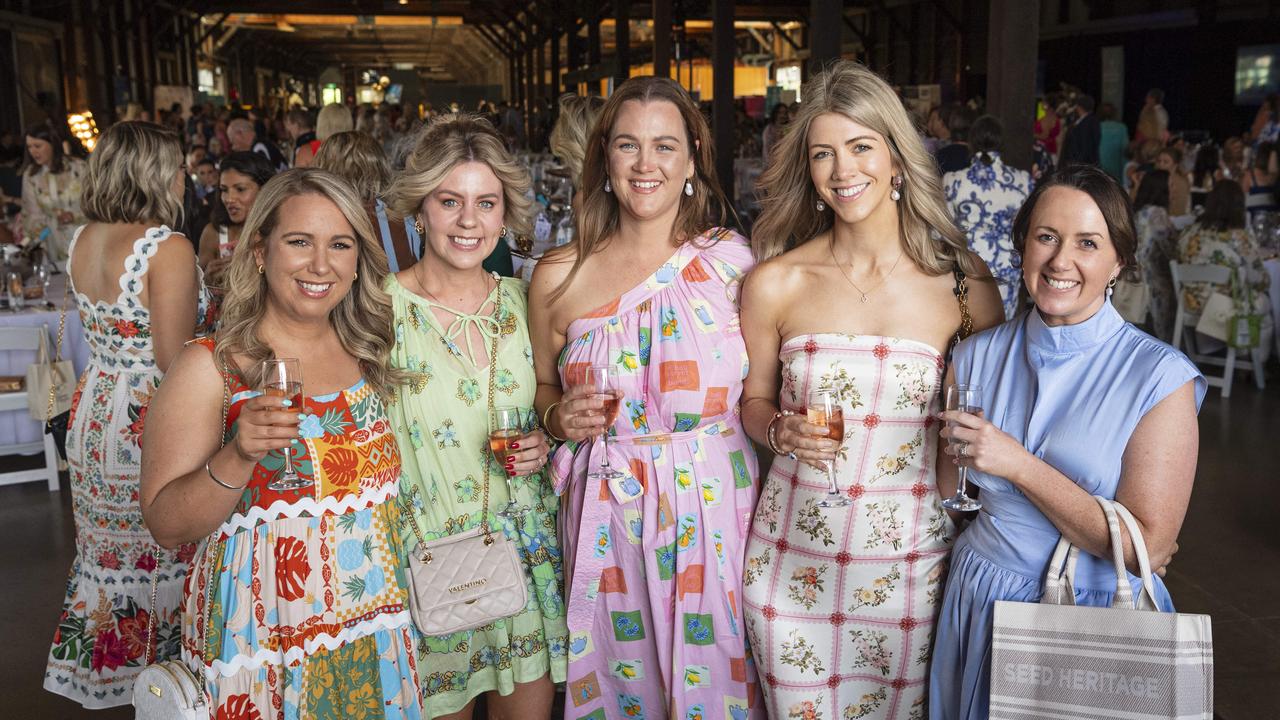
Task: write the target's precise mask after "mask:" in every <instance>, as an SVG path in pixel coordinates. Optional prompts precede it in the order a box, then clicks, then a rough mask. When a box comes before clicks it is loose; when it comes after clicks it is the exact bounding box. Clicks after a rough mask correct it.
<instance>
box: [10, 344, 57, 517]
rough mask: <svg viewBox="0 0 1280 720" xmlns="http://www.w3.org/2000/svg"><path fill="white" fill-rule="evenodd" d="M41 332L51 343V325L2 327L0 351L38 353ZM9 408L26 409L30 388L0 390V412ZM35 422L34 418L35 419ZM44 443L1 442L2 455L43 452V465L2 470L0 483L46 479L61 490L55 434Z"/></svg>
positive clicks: (50, 487)
mask: <svg viewBox="0 0 1280 720" xmlns="http://www.w3.org/2000/svg"><path fill="white" fill-rule="evenodd" d="M41 335H43V336H44V338H43V340H44V342H45V343H46V347H47V344H48V342H49V327H48V326H47V325H40V326H38V327H0V352H7V351H11V350H20V351H21V350H25V351H27V352H39V350H40V342H41ZM8 410H21V411H22V412H23V414H24V415H25V414H26V411H27V391H26V390H25V389H24V390H19V391H17V392H7V393H0V412H2V411H8ZM33 422H34V421H33ZM43 437H44V440H43V442H31V443H17V444H9V445H0V455H34V454H35V453H38V452H40V451H42V450H43V451H44V467H42V468H34V469H32V470H15V471H13V472H6V473H0V485H17V484H18V483H26V482H34V481H36V480H44V481H45V482H46V483H47V484H48V485H49V492H55V491H57V489H58V449H57V447H56V446H54V444H53V436H52V435H50V434H48V433H44V434H43Z"/></svg>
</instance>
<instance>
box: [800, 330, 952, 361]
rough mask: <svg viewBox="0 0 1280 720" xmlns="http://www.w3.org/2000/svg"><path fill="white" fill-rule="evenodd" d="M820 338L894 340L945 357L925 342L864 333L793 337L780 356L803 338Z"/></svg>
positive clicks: (803, 334) (817, 333)
mask: <svg viewBox="0 0 1280 720" xmlns="http://www.w3.org/2000/svg"><path fill="white" fill-rule="evenodd" d="M820 337H836V338H840V339H842V340H860V339H862V338H871V339H875V340H892V341H893V342H900V343H910V344H912V345H919V346H920V347H923V348H925V349H927V350H928V351H929V352H931V353H933V354H934V355H936V356H937V357H944V355H943V353H942V351H940V350H938V349H937V348H935V347H934V346H933V345H930V344H929V343H927V342H925V341H923V340H916V339H914V338H906V337H895V336H893V335H874V334H863V333H837V332H816V333H800V334H798V335H793V336H791V337H789V338H787V339H786V340H784V341H782V344H781V345H779V346H778V354H779V355H781V354H782V353H783V352H786V351H788V347H787V346H788V345H791V344H793V343H795V342H796V341H798V340H801V339H802V338H809V339H812V338H820Z"/></svg>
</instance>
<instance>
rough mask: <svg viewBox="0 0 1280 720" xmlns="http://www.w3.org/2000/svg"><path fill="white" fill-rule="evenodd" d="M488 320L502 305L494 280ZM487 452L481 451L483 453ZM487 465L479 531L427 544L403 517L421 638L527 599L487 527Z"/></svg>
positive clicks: (511, 559)
mask: <svg viewBox="0 0 1280 720" xmlns="http://www.w3.org/2000/svg"><path fill="white" fill-rule="evenodd" d="M496 297H497V298H498V299H497V301H496V302H495V303H494V308H493V312H494V318H495V320H496V319H497V315H498V308H499V307H500V306H501V304H502V281H501V280H499V281H498V293H497V295H496ZM500 334H501V332H496V333H494V335H493V338H492V340H491V341H490V352H489V410H490V411H492V410H493V396H494V392H495V389H494V379H495V378H494V376H495V373H496V372H497V365H498V336H499V335H500ZM486 450H487V448H486ZM488 468H489V463H488V458H487V457H486V458H485V474H484V492H483V498H482V500H481V503H482V504H481V506H480V507H481V508H482V511H481V513H480V517H481V521H480V527H478V528H475V529H474V530H470V531H467V532H463V533H458V534H456V535H449V536H447V537H442V538H439V539H436V540H432V541H430V542H427V541H426V540H425V539H424V538H423V536H422V531H421V530H420V529H419V528H418V522H417V520H416V519H415V518H414V517H413V514H412V513H410V515H409V522H410V524H411V525H412V527H413V532H414V534H415V535H417V537H418V546H417V547H416V548H415V549H414V552H412V553H410V554H409V568H408V573H407V574H408V577H409V614H410V615H411V616H412V617H413V623H414V624H415V625H417V626H418V630H420V631H421V632H422V634H424V635H448V634H450V633H455V632H458V631H460V630H470V629H473V628H478V627H482V626H484V625H488V624H489V623H492V622H494V621H495V620H500V619H502V618H505V617H510V616H512V615H515V614H516V613H518V612H520V611H521V610H523V609H524V606H525V604H526V603H527V602H528V600H529V597H528V595H529V593H528V590H527V588H526V587H525V578H524V570H523V568H522V567H521V563H520V557H519V553H518V552H517V551H516V546H515V543H512V542H511V541H509V540H507V538H506V536H505V535H503V534H502V532H501V531H499V532H493V530H492V529H491V528H490V527H489V514H488V510H489V469H488Z"/></svg>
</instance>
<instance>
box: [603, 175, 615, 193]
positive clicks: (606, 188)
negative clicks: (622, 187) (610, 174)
mask: <svg viewBox="0 0 1280 720" xmlns="http://www.w3.org/2000/svg"><path fill="white" fill-rule="evenodd" d="M604 191H605V192H607V193H611V192H613V186H612V185H610V184H609V178H605V179H604Z"/></svg>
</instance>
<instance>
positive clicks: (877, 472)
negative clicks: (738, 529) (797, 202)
mask: <svg viewBox="0 0 1280 720" xmlns="http://www.w3.org/2000/svg"><path fill="white" fill-rule="evenodd" d="M779 357H780V359H781V361H782V391H781V397H780V398H779V402H780V405H781V407H782V408H783V409H787V410H792V411H795V412H799V413H803V412H804V411H805V398H806V397H807V396H808V394H809V392H810V391H811V390H814V389H829V390H832V391H834V392H835V393H836V394H837V396H838V398H839V400H840V405H841V407H842V408H843V410H844V426H845V438H844V444H843V445H842V446H841V448H840V450H839V453H838V457H837V459H836V461H835V472H836V480H837V483H838V485H839V486H840V488H841V489H842V490H843V491H844V492H845V494H846V495H848V497H849V498H850V499H851V500H852V502H851V503H850V504H849V505H847V506H845V507H836V508H823V507H819V506H818V502H819V501H820V500H821V499H822V498H823V497H824V496H825V495H826V494H827V488H828V486H829V484H828V480H827V475H826V472H825V471H819V470H815V469H813V468H812V467H810V466H808V465H806V464H804V463H801V462H798V461H796V460H791V459H789V458H787V457H785V456H779V457H778V458H776V459H775V460H774V463H773V467H772V469H771V470H770V471H769V479H768V481H767V482H766V483H765V486H764V490H763V491H762V492H761V497H760V504H759V507H758V508H757V510H756V516H755V521H754V523H753V524H752V530H751V543H750V545H749V546H748V549H747V561H746V577H745V581H744V582H745V588H744V589H743V593H744V594H745V596H746V606H747V632H748V635H749V636H750V637H751V646H752V647H753V648H755V649H756V657H757V659H758V661H759V664H760V671H761V673H762V674H763V675H764V678H765V682H764V689H765V698H766V703H767V705H768V707H769V714H770V717H773V718H807V719H809V720H817V719H818V718H821V719H822V720H854V718H911V719H912V720H917V719H923V718H924V717H926V705H925V689H926V688H927V683H928V671H929V653H930V640H931V637H932V634H933V623H934V618H935V616H936V615H937V609H938V604H939V602H940V601H941V598H942V591H943V571H944V566H945V561H946V557H947V552H948V551H949V549H950V543H951V539H952V536H953V534H954V528H953V526H952V523H951V520H950V518H949V517H948V516H947V514H946V512H945V511H943V509H942V504H941V501H940V499H939V498H938V490H937V485H936V481H935V476H934V461H935V455H934V453H935V451H936V448H937V439H938V435H937V432H936V428H935V427H934V426H933V415H934V414H935V413H936V412H937V411H938V400H937V397H938V396H937V391H936V388H937V386H938V384H939V382H940V381H941V379H942V366H943V362H942V356H941V355H940V354H939V353H938V352H937V351H936V350H935V349H934V348H932V347H930V346H928V345H926V344H924V343H922V342H919V341H916V340H902V339H896V338H887V337H880V336H875V335H859V336H852V335H836V334H828V333H822V334H816V335H799V336H797V337H794V338H792V339H790V340H788V341H786V342H784V343H783V344H782V348H781V350H780V352H779Z"/></svg>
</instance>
